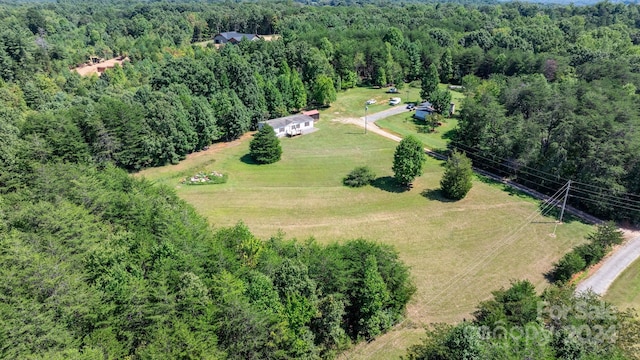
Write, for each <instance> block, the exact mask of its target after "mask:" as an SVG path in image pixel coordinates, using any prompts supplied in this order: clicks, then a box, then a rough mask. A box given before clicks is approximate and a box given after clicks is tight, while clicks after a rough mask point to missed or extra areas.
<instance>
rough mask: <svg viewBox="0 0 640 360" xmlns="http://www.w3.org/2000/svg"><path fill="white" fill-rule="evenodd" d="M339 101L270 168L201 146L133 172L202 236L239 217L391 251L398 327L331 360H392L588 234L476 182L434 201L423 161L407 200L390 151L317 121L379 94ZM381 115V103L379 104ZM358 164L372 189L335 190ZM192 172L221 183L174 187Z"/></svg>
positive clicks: (293, 233)
mask: <svg viewBox="0 0 640 360" xmlns="http://www.w3.org/2000/svg"><path fill="white" fill-rule="evenodd" d="M350 92H351V91H350ZM350 92H347V93H346V94H345V93H342V94H341V97H340V98H339V99H338V104H336V105H335V106H332V107H331V108H328V109H326V110H324V111H323V114H322V115H321V120H320V122H319V123H318V124H317V127H319V128H320V129H319V131H316V132H314V133H312V134H309V135H304V136H298V137H295V138H285V139H283V140H282V148H283V155H282V160H281V161H279V162H277V163H275V164H271V165H255V164H253V163H252V161H251V159H250V157H249V155H248V153H249V138H248V137H245V138H244V139H241V140H239V141H236V142H234V143H231V144H227V145H219V146H213V147H212V148H211V149H209V150H208V151H207V152H202V153H200V154H199V155H192V156H190V157H189V158H188V159H187V160H185V161H183V162H181V163H180V164H179V165H175V166H165V167H160V168H153V169H147V170H144V171H142V172H141V173H140V174H138V175H142V176H144V177H146V178H148V179H150V180H153V181H155V182H157V183H162V184H166V185H168V186H171V187H173V188H175V189H176V191H177V193H178V195H179V196H180V197H181V198H183V199H184V200H186V201H187V202H189V203H190V204H192V205H193V206H194V207H195V208H196V209H197V210H198V212H199V213H200V214H202V215H203V216H205V217H207V218H208V219H209V221H210V223H211V224H212V225H213V226H214V227H222V226H231V225H234V224H235V223H237V222H238V221H241V220H242V221H244V222H245V223H246V224H247V225H248V226H249V228H250V229H251V231H252V232H253V233H254V234H255V235H256V236H258V237H260V238H263V239H266V238H268V237H269V236H271V235H274V234H275V233H276V232H277V230H278V229H281V230H283V231H284V232H285V234H286V236H287V237H295V238H298V239H300V240H304V239H307V238H309V237H314V238H315V239H316V240H317V241H318V242H321V243H329V242H333V241H346V240H349V239H356V238H360V237H362V238H366V239H370V240H374V241H379V242H383V243H388V244H391V245H393V246H394V247H395V248H396V249H397V250H398V252H399V253H400V257H401V258H402V260H403V261H404V262H405V263H406V264H408V265H409V266H410V267H411V273H412V277H413V281H414V282H415V284H416V286H417V293H416V294H415V296H414V297H413V299H412V301H411V302H410V303H409V305H408V309H407V319H406V320H405V321H404V322H403V323H402V324H400V325H398V326H397V327H396V328H395V329H393V330H392V331H391V332H390V333H388V334H386V335H383V336H381V337H379V338H378V339H376V340H375V341H372V342H370V343H363V344H360V345H358V346H356V347H355V348H354V349H352V350H350V351H349V352H348V353H346V354H344V355H343V358H345V359H347V358H348V359H391V358H398V356H399V355H402V354H403V353H404V352H405V350H406V348H407V347H408V346H409V345H411V344H414V343H417V342H418V341H419V339H420V338H421V337H422V336H423V334H424V330H423V329H422V327H423V326H424V325H427V324H429V323H434V322H455V321H460V320H462V319H463V318H469V317H470V314H471V313H472V312H473V311H474V309H475V306H476V305H477V304H478V303H479V302H480V301H482V300H486V299H488V298H489V297H490V296H491V291H493V290H496V289H498V288H500V287H506V286H508V285H509V282H510V280H514V279H529V280H531V281H532V282H533V283H534V284H535V285H536V286H537V287H538V289H542V288H543V287H544V286H546V285H547V282H546V280H545V279H544V275H543V274H544V273H545V272H547V271H548V270H549V269H550V268H551V266H552V264H553V262H555V261H557V260H558V259H559V258H560V257H561V256H562V255H564V254H565V253H566V252H567V251H569V250H570V249H571V248H572V247H573V246H575V245H577V244H580V243H582V242H584V236H585V235H586V234H587V233H588V232H590V231H591V230H592V227H591V226H589V225H585V224H582V223H580V222H578V221H575V220H569V221H567V223H565V224H564V225H562V226H558V227H557V231H556V235H557V236H556V237H551V236H549V234H550V233H551V232H552V231H553V229H554V225H555V224H554V219H553V218H550V217H542V216H540V215H539V213H538V210H539V208H540V203H539V202H538V201H536V200H533V199H531V198H529V197H526V196H523V195H521V194H518V193H515V192H512V191H509V190H507V189H505V188H504V187H503V185H501V184H496V183H492V182H490V181H488V180H485V179H481V178H476V180H475V181H474V186H473V189H472V190H471V191H470V193H469V194H468V196H467V197H466V198H465V199H463V200H461V201H457V202H450V201H446V200H444V199H442V197H441V196H440V194H439V192H438V188H439V181H440V178H441V176H442V172H443V167H442V162H440V161H436V160H434V159H431V158H429V159H428V160H427V163H426V166H425V172H424V175H422V176H421V177H419V178H417V179H416V180H415V182H414V183H413V187H412V189H411V190H410V191H403V189H401V188H398V187H397V186H396V185H395V183H394V181H393V179H392V176H393V173H392V171H391V165H392V161H393V153H394V150H395V147H396V146H397V143H396V142H394V141H392V140H389V139H386V138H384V137H382V136H379V135H377V134H373V133H369V134H366V135H365V134H364V133H363V131H362V128H359V127H356V126H353V125H349V124H344V123H342V122H339V121H330V120H328V119H327V118H329V117H330V118H333V119H337V118H338V116H340V115H339V114H335V112H342V111H344V112H347V116H354V115H355V116H362V115H358V114H357V111H355V110H347V104H348V103H353V104H356V103H359V104H362V105H363V104H364V101H366V99H367V98H370V97H375V96H379V97H380V98H383V97H384V96H387V94H384V90H381V89H378V90H373V89H355V90H354V91H353V92H352V93H351V96H350ZM377 93H380V94H377ZM383 94H384V95H383ZM400 96H402V95H400ZM353 97H355V99H354V98H353ZM384 108H388V105H386V107H385V106H380V110H382V109H384ZM336 109H340V110H338V111H336ZM370 110H371V109H370ZM328 113H330V116H326V115H328ZM434 136H441V134H440V135H434ZM362 165H368V166H369V167H371V168H372V169H373V170H374V171H375V172H376V174H377V176H378V178H377V179H376V181H375V182H374V184H373V185H372V186H367V187H364V188H359V189H352V188H348V187H345V186H343V185H342V178H343V177H344V176H345V175H346V174H347V173H348V172H349V171H351V170H352V169H353V168H355V167H356V166H362ZM200 170H203V171H213V170H215V171H219V172H223V173H227V174H228V175H229V180H228V182H227V183H225V184H219V185H206V186H185V185H181V184H179V181H180V180H181V178H184V177H186V176H189V175H191V173H195V172H197V171H200Z"/></svg>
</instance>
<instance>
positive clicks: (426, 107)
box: [416, 101, 436, 112]
mask: <svg viewBox="0 0 640 360" xmlns="http://www.w3.org/2000/svg"><path fill="white" fill-rule="evenodd" d="M416 111H427V112H435V111H436V110H435V109H434V108H433V105H431V103H430V102H428V101H425V102H423V103H421V104H418V106H416Z"/></svg>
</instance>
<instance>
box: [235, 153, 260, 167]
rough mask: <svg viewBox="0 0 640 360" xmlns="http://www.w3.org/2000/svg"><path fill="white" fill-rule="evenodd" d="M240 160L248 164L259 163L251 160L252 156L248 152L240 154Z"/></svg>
mask: <svg viewBox="0 0 640 360" xmlns="http://www.w3.org/2000/svg"><path fill="white" fill-rule="evenodd" d="M240 161H242V162H243V163H245V164H248V165H260V164H259V163H258V162H256V161H255V160H253V158H252V157H251V155H250V154H244V155H242V157H241V158H240Z"/></svg>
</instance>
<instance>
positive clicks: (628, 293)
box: [604, 260, 640, 310]
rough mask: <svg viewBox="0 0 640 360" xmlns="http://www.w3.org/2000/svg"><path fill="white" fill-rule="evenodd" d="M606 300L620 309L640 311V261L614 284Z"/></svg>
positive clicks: (632, 265) (606, 295) (605, 297)
mask: <svg viewBox="0 0 640 360" xmlns="http://www.w3.org/2000/svg"><path fill="white" fill-rule="evenodd" d="M604 299H605V300H606V301H608V302H610V303H612V304H614V305H616V306H617V307H618V308H620V309H628V308H634V309H636V310H640V260H636V261H635V262H634V263H633V264H631V266H629V267H628V268H627V269H626V270H625V271H624V272H623V273H622V274H621V275H620V276H619V277H618V278H617V279H616V281H614V282H613V284H612V285H611V287H610V288H609V290H608V291H607V293H606V294H605V296H604Z"/></svg>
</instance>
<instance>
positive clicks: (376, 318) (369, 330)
mask: <svg viewBox="0 0 640 360" xmlns="http://www.w3.org/2000/svg"><path fill="white" fill-rule="evenodd" d="M360 291H361V293H360V299H359V300H360V301H359V305H360V322H359V324H358V325H359V326H360V330H359V333H360V335H362V336H364V337H365V338H367V339H371V338H375V337H376V336H378V335H379V334H380V333H381V332H382V331H383V330H384V329H385V328H386V327H388V326H389V325H391V324H390V321H389V320H390V319H389V318H388V317H387V316H385V313H384V308H385V305H386V304H387V303H388V301H389V291H388V290H387V286H386V284H385V283H384V280H383V279H382V276H381V275H380V273H379V272H378V261H377V260H376V257H375V256H373V255H369V256H368V257H367V259H366V260H365V265H364V277H363V283H362V288H361V289H360Z"/></svg>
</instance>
